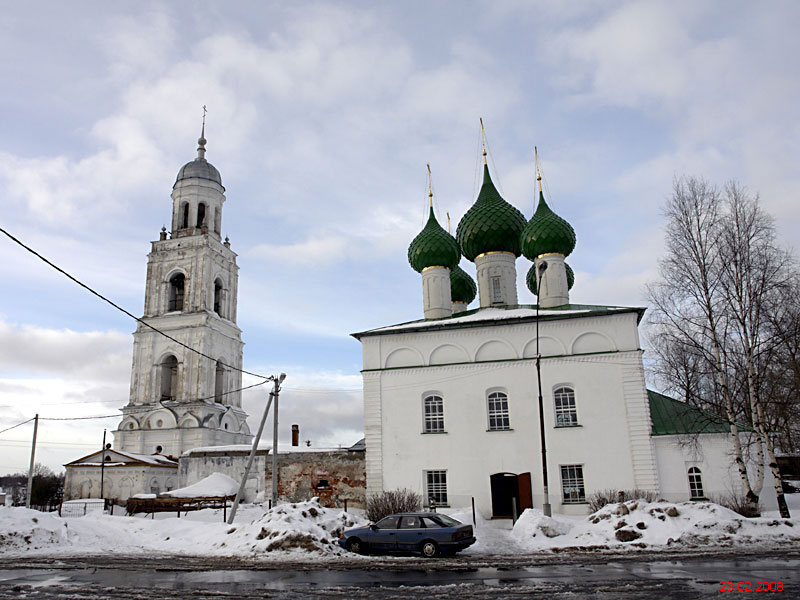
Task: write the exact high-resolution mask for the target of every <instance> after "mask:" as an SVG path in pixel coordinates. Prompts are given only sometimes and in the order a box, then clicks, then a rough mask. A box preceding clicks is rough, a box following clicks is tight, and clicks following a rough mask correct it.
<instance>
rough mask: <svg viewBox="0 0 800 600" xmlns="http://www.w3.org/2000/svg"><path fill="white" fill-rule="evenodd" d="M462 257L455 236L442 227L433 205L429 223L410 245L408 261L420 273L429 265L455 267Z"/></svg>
mask: <svg viewBox="0 0 800 600" xmlns="http://www.w3.org/2000/svg"><path fill="white" fill-rule="evenodd" d="M460 259H461V252H460V250H459V249H458V244H457V243H456V240H455V238H453V236H452V235H450V234H449V233H447V232H446V231H445V230H444V229H442V226H441V225H439V222H438V221H437V220H436V215H434V214H433V207H432V206H431V211H430V215H429V216H428V222H427V224H426V225H425V227H424V228H423V229H422V231H421V232H420V233H419V234H418V235H417V237H415V238H414V240H413V241H412V242H411V245H410V246H409V247H408V262H409V263H410V264H411V267H412V268H413V269H414V270H415V271H416V272H417V273H420V272H422V270H423V269H425V268H427V267H447V268H448V269H453V268H454V267H455V266H456V265H457V264H458V261H459V260H460Z"/></svg>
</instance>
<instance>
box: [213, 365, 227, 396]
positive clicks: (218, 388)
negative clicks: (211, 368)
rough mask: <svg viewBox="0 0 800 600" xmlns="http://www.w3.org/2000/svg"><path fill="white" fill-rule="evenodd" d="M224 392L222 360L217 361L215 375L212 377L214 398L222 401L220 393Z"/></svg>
mask: <svg viewBox="0 0 800 600" xmlns="http://www.w3.org/2000/svg"><path fill="white" fill-rule="evenodd" d="M224 392H225V367H223V366H222V361H219V360H218V361H217V369H216V377H215V378H214V400H215V401H216V402H219V403H220V404H221V403H222V395H223V393H224Z"/></svg>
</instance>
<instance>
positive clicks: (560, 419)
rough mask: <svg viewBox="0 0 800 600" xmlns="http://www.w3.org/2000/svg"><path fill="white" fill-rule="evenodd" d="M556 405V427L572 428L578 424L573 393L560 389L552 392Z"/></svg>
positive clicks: (568, 389) (567, 389) (569, 390)
mask: <svg viewBox="0 0 800 600" xmlns="http://www.w3.org/2000/svg"><path fill="white" fill-rule="evenodd" d="M553 397H554V398H555V403H556V427H572V426H574V425H577V424H578V411H577V409H576V407H575V391H574V390H573V389H572V388H568V387H560V388H558V389H557V390H556V391H555V392H553Z"/></svg>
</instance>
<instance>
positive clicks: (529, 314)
mask: <svg viewBox="0 0 800 600" xmlns="http://www.w3.org/2000/svg"><path fill="white" fill-rule="evenodd" d="M631 311H635V312H640V313H643V312H644V309H643V308H634V307H626V306H595V305H590V304H567V305H566V306H565V307H564V308H543V309H539V311H538V313H537V310H536V307H535V305H518V306H513V307H495V308H491V307H489V308H478V309H475V310H471V311H467V312H466V313H463V314H462V316H457V317H446V318H444V319H428V320H426V319H421V320H418V321H411V322H408V323H400V324H398V325H389V326H387V327H379V328H378V329H370V330H368V331H362V332H360V333H354V334H352V335H353V337H355V338H359V337H361V336H366V335H380V334H383V333H393V332H395V331H404V330H408V329H425V328H429V327H450V326H456V327H458V326H467V325H471V324H478V323H481V322H486V323H489V322H494V321H504V320H512V319H533V320H535V319H536V318H537V317H538V318H541V319H557V318H564V317H567V318H570V317H573V318H574V317H586V316H589V315H597V314H604V313H605V314H608V313H614V312H631Z"/></svg>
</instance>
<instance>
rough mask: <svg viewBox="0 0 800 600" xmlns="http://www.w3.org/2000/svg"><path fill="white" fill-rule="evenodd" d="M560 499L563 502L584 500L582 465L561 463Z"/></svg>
mask: <svg viewBox="0 0 800 600" xmlns="http://www.w3.org/2000/svg"><path fill="white" fill-rule="evenodd" d="M561 501H562V502H563V503H564V504H570V503H573V504H574V503H578V502H586V489H585V488H584V486H583V465H561Z"/></svg>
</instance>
